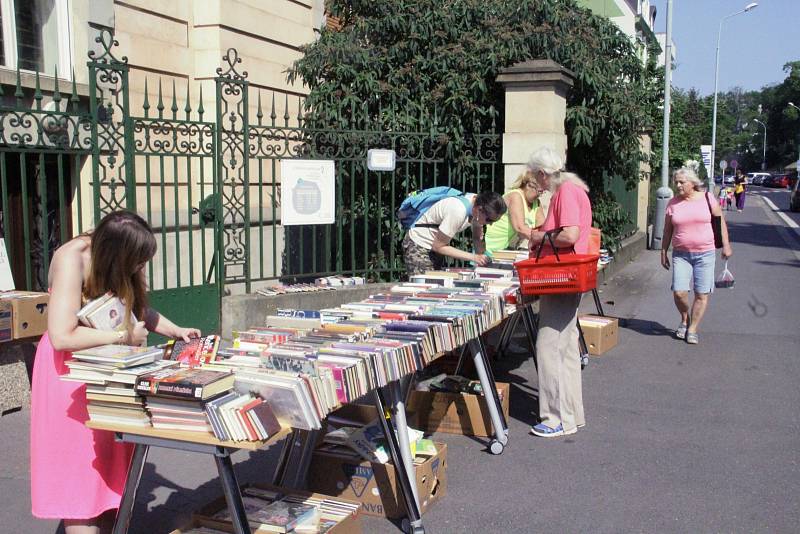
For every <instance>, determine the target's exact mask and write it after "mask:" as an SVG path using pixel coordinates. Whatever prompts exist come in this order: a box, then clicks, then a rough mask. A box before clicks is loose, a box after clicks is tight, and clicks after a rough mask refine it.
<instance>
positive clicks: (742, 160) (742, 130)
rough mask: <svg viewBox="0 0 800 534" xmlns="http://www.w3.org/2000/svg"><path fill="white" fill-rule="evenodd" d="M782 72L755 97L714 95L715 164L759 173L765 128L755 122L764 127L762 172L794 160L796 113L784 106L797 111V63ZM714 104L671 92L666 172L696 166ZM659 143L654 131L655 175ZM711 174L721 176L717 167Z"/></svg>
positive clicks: (799, 146)
mask: <svg viewBox="0 0 800 534" xmlns="http://www.w3.org/2000/svg"><path fill="white" fill-rule="evenodd" d="M784 70H785V71H786V72H787V77H786V79H785V80H784V81H783V82H781V83H780V84H777V85H775V86H772V87H765V88H764V89H762V90H760V91H743V90H742V89H741V88H734V89H732V90H730V91H728V92H724V93H720V94H719V95H718V98H717V149H716V160H717V163H718V162H719V161H720V160H722V159H724V160H727V161H731V160H733V159H735V160H737V161H738V163H739V166H740V167H741V168H742V170H744V171H745V172H751V171H757V170H760V169H761V162H762V158H763V155H764V128H763V127H762V126H761V125H759V124H758V123H757V122H755V119H758V120H759V121H761V122H762V123H764V124H766V127H767V151H766V165H767V169H770V170H776V171H778V170H782V169H783V167H784V166H786V165H787V164H789V163H791V162H793V161H796V160H797V159H798V150H800V139H798V135H800V113H799V112H798V110H797V109H795V108H793V107H792V106H790V105H789V102H792V103H794V104H797V105H800V61H794V62H791V63H787V64H786V65H785V66H784ZM713 101H714V97H713V95H708V96H705V97H703V96H700V95H698V93H697V91H696V90H694V89H690V90H688V91H685V90H681V89H674V90H673V93H672V111H671V114H670V149H669V155H670V158H669V165H670V168H672V169H675V168H678V167H680V166H681V165H682V164H683V162H684V161H686V160H687V159H695V160H699V159H700V145H706V144H711V129H712V114H713ZM659 126H661V125H660V123H659ZM661 139H662V131H661V128H660V127H659V129H658V130H657V132H656V135H655V136H654V139H653V146H654V149H655V150H654V160H655V161H656V162H657V164H656V167H655V168H656V170H657V172H660V164H661ZM727 172H728V173H730V170H728V171H727ZM703 174H705V172H704V171H703ZM715 174H717V175H718V174H720V169H719V166H717V168H716V169H715Z"/></svg>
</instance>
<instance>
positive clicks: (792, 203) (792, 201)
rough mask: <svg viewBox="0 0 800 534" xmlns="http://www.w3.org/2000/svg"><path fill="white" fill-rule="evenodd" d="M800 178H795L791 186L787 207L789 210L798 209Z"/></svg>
mask: <svg viewBox="0 0 800 534" xmlns="http://www.w3.org/2000/svg"><path fill="white" fill-rule="evenodd" d="M798 184H800V180H795V181H794V185H793V186H792V196H791V197H790V198H789V209H790V210H791V211H800V187H798Z"/></svg>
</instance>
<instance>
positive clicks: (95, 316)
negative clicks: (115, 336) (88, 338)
mask: <svg viewBox="0 0 800 534" xmlns="http://www.w3.org/2000/svg"><path fill="white" fill-rule="evenodd" d="M124 317H125V303H124V302H122V301H121V300H120V299H119V298H117V297H115V296H114V295H112V294H110V293H106V294H105V295H103V296H102V297H98V298H96V299H94V300H92V301H90V302H88V303H87V304H86V305H85V306H84V307H83V308H81V309H80V310H78V321H80V323H81V324H82V325H84V326H88V327H90V328H96V329H97V330H109V331H120V330H125V328H126V326H127V325H125V324H124V321H123V319H124ZM131 321H132V322H133V323H136V321H137V319H136V316H135V315H133V313H131Z"/></svg>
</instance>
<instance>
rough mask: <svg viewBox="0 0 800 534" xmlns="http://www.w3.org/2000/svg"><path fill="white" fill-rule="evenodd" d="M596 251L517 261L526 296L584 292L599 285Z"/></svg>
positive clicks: (522, 287)
mask: <svg viewBox="0 0 800 534" xmlns="http://www.w3.org/2000/svg"><path fill="white" fill-rule="evenodd" d="M598 258H600V256H598V255H596V254H562V255H560V256H559V257H558V258H557V257H556V256H545V257H543V258H539V259H536V258H531V259H527V260H522V261H518V262H517V263H515V264H514V267H516V269H517V274H518V275H519V286H520V291H521V292H522V294H523V295H552V294H558V293H584V292H586V291H590V290H592V289H594V288H596V287H597V260H598Z"/></svg>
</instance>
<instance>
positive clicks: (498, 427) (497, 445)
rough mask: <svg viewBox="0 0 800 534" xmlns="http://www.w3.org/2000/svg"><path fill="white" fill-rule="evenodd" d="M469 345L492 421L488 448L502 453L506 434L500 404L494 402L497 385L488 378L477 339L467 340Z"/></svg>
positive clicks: (506, 441) (506, 440)
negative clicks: (489, 392) (492, 433)
mask: <svg viewBox="0 0 800 534" xmlns="http://www.w3.org/2000/svg"><path fill="white" fill-rule="evenodd" d="M469 347H470V350H471V351H472V358H473V361H474V362H475V370H476V371H477V372H478V379H479V380H480V382H481V388H482V389H483V394H484V397H485V398H486V407H487V409H488V410H489V418H490V419H491V421H492V428H493V429H494V436H495V437H494V439H493V440H492V441H491V443H490V444H489V450H490V451H491V453H492V454H502V452H503V448H504V447H505V446H506V443H508V435H507V434H506V431H505V426H504V425H503V420H502V419H501V411H500V406H499V405H498V403H497V402H496V399H497V386H496V385H495V383H494V382H493V381H491V380H489V374H488V373H487V371H486V365H484V361H485V359H484V357H483V356H482V355H481V345H480V342H479V341H478V340H477V339H472V340H470V341H469ZM488 391H494V395H493V396H489V395H488V394H487V392H488Z"/></svg>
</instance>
